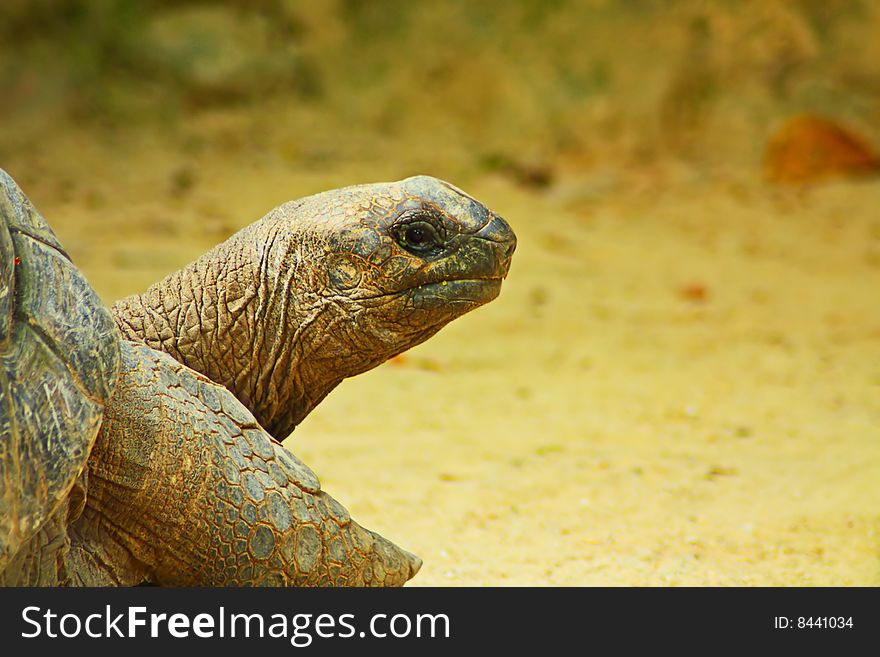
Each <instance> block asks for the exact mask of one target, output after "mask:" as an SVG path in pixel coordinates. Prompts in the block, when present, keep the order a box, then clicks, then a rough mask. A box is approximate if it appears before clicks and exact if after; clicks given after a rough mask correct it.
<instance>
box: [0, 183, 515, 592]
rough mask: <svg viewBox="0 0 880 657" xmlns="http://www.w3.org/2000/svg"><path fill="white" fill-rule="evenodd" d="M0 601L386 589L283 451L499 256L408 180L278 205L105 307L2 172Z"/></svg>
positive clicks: (468, 304) (468, 306)
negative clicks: (36, 594) (43, 588)
mask: <svg viewBox="0 0 880 657" xmlns="http://www.w3.org/2000/svg"><path fill="white" fill-rule="evenodd" d="M0 218H2V225H0V583H2V584H7V585H135V584H158V585H187V586H193V585H195V586H202V585H204V586H214V585H250V584H260V585H280V586H283V585H334V586H342V585H401V584H403V583H404V582H406V581H407V580H408V579H410V578H411V577H412V576H413V575H415V573H416V572H417V571H418V569H419V567H420V565H421V561H420V560H419V559H418V557H416V556H414V555H412V554H410V553H409V552H406V551H405V550H402V549H401V548H399V547H397V546H396V545H394V544H393V543H391V542H390V541H388V540H386V539H384V538H382V537H381V536H379V535H378V534H376V533H373V532H371V531H369V530H367V529H364V528H363V527H361V526H360V525H358V524H357V523H356V522H354V521H353V520H352V519H351V517H350V516H349V513H348V511H347V510H346V509H345V508H343V507H342V505H340V504H339V503H338V502H337V501H336V500H334V499H333V498H332V497H330V496H329V495H328V494H327V493H325V492H323V491H322V490H321V487H320V484H319V482H318V479H317V477H316V476H315V474H314V473H313V472H312V471H311V470H310V469H309V468H308V467H307V466H306V465H305V464H303V463H302V462H301V461H300V460H298V459H297V458H296V457H295V456H294V455H293V454H292V453H290V452H289V451H288V450H286V449H285V448H284V447H283V446H282V445H281V444H280V442H279V441H280V440H283V439H284V438H285V437H286V436H287V435H288V434H289V433H290V432H291V431H292V430H293V428H294V427H295V426H296V425H297V424H298V423H299V422H300V421H301V420H302V419H303V418H304V417H305V416H306V415H307V414H308V413H309V412H310V411H311V410H312V409H313V408H314V407H315V406H316V405H317V404H318V403H319V402H320V401H321V400H322V399H323V398H324V397H325V396H326V395H327V393H328V392H330V390H332V389H333V388H334V387H335V386H336V385H337V384H339V383H340V382H341V381H342V380H343V379H345V378H347V377H350V376H353V375H356V374H359V373H361V372H364V371H366V370H368V369H370V368H372V367H375V366H376V365H378V364H379V363H382V362H383V361H385V360H387V359H388V358H391V357H393V356H395V355H396V354H399V353H400V352H402V351H404V350H406V349H409V348H410V347H412V346H414V345H416V344H419V343H420V342H422V341H424V340H426V339H427V338H429V337H430V336H431V335H433V334H434V333H435V332H437V331H438V330H439V329H440V328H442V327H443V326H444V325H445V324H447V323H448V322H450V321H451V320H453V319H455V318H456V317H459V316H461V315H462V314H464V313H466V312H468V311H470V310H472V309H474V308H477V307H478V306H480V305H482V304H484V303H487V302H488V301H491V300H492V299H494V298H495V297H496V296H497V295H498V293H499V290H500V287H501V281H502V279H503V278H504V277H505V276H506V274H507V271H508V267H509V264H510V259H511V255H512V253H513V250H514V248H515V245H516V238H515V237H514V234H513V232H512V231H511V229H510V227H509V226H508V225H507V224H506V223H505V221H504V220H503V219H501V218H500V217H499V216H497V215H496V214H494V213H492V212H491V211H490V210H488V209H487V208H486V207H484V206H483V205H482V204H480V203H479V202H478V201H476V200H474V199H473V198H471V197H470V196H468V195H467V194H465V193H464V192H462V191H461V190H459V189H457V188H456V187H453V186H452V185H450V184H448V183H445V182H443V181H440V180H437V179H434V178H430V177H426V176H418V177H414V178H408V179H406V180H403V181H400V182H395V183H381V184H374V185H362V186H356V187H348V188H345V189H339V190H334V191H330V192H325V193H323V194H318V195H315V196H311V197H308V198H304V199H300V200H298V201H292V202H289V203H286V204H284V205H281V206H279V207H278V208H276V209H274V210H272V211H271V212H270V213H269V214H267V215H266V216H265V217H263V218H262V219H260V220H259V221H257V222H256V223H254V224H252V225H250V226H249V227H247V228H245V229H243V230H241V231H240V232H238V233H237V234H235V235H233V236H232V237H231V238H229V239H228V240H227V241H225V242H223V243H222V244H220V245H218V246H216V247H215V248H214V249H212V250H211V251H209V252H208V253H207V254H205V255H204V256H202V257H201V258H199V259H198V260H196V261H195V262H193V263H192V264H190V265H188V266H187V267H185V268H183V269H182V270H180V271H178V272H176V273H173V274H171V275H170V276H168V277H167V278H166V279H164V280H163V281H161V282H159V283H157V284H155V285H154V286H153V287H151V288H150V289H149V290H147V292H146V293H144V294H141V295H135V296H131V297H128V298H127V299H124V300H122V301H120V302H118V303H117V304H116V305H114V306H113V307H112V308H111V309H109V310H108V309H106V308H104V307H103V306H102V304H101V301H100V300H99V298H98V296H97V294H96V293H95V292H94V291H93V290H92V288H91V287H90V285H89V283H88V282H87V281H86V280H85V278H84V277H83V275H82V274H81V273H80V272H79V271H78V270H77V269H76V267H75V266H74V265H73V264H72V263H71V261H70V258H69V257H68V256H67V254H66V253H65V251H64V250H63V248H62V246H61V244H60V243H59V242H58V240H57V238H56V237H55V235H54V233H53V232H52V230H51V229H50V228H49V226H48V224H47V223H46V221H45V220H44V219H43V218H42V216H41V215H40V214H39V213H38V212H37V211H36V210H35V209H34V207H33V205H32V204H31V203H30V201H29V200H28V198H27V197H26V196H25V195H24V193H23V192H22V191H21V190H20V189H19V187H18V186H17V185H16V184H15V182H14V181H13V180H12V178H10V177H9V176H8V175H7V174H6V173H5V172H2V171H0Z"/></svg>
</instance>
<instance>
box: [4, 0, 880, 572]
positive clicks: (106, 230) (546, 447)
mask: <svg viewBox="0 0 880 657" xmlns="http://www.w3.org/2000/svg"><path fill="white" fill-rule="evenodd" d="M878 33H880V3H877V2H873V1H871V0H861V1H860V0H850V1H844V0H837V1H835V0H831V1H828V0H799V1H790V2H781V1H779V2H776V1H769V2H768V1H762V0H752V1H749V0H743V1H738V2H733V1H730V2H725V1H721V0H719V1H716V2H707V1H702V2H701V1H697V0H681V1H679V2H661V1H659V0H616V1H615V0H523V1H521V2H515V3H513V2H500V1H497V2H490V1H486V2H479V3H475V2H466V1H464V0H461V1H458V0H450V1H447V2H413V1H404V0H383V1H381V2H366V1H363V0H326V1H324V2H304V1H298V0H263V1H260V2H243V1H236V0H232V1H229V2H207V1H204V0H178V1H174V2H172V1H167V0H154V1H152V2H149V1H147V0H4V2H3V3H2V4H0V89H2V90H3V92H2V97H3V102H2V104H0V125H2V128H0V167H2V168H4V169H6V170H7V171H8V172H9V173H10V174H11V175H12V176H13V177H14V178H15V179H16V180H17V181H18V183H19V184H20V185H21V186H22V187H23V188H24V190H25V192H26V193H27V194H28V195H29V196H30V197H31V199H32V200H33V201H34V203H35V204H36V206H37V208H38V209H40V210H41V211H42V213H43V214H44V215H45V216H46V217H47V219H48V220H49V222H50V224H51V225H52V226H53V227H54V228H55V230H56V232H57V233H58V235H59V237H60V238H61V240H62V242H63V243H64V244H65V246H66V247H67V248H68V250H69V252H70V253H71V256H72V257H73V259H74V261H75V262H76V263H77V264H78V265H79V266H80V267H81V268H82V269H83V271H85V273H86V275H87V276H88V277H89V279H90V280H91V281H92V283H93V284H94V286H95V287H96V289H97V290H98V292H99V293H100V294H101V296H102V298H104V300H105V301H107V302H108V303H109V302H112V301H113V300H115V299H117V298H119V297H122V296H125V295H127V294H131V293H134V292H138V291H142V290H144V289H145V288H146V287H147V286H148V285H150V284H151V283H152V282H155V281H156V280H158V279H160V278H161V277H163V276H164V275H166V274H167V273H169V272H171V271H173V270H175V269H177V268H179V267H180V266H182V265H184V264H186V263H187V262H189V261H190V260H192V259H194V258H195V257H197V256H198V255H200V254H201V253H203V252H204V251H205V250H207V248H209V247H210V246H212V245H213V244H216V243H217V242H219V241H221V240H223V239H225V238H226V237H228V236H229V235H231V234H232V233H233V232H234V231H236V230H238V229H239V228H241V227H242V226H244V225H247V224H248V223H250V222H252V221H254V220H256V219H258V218H259V217H260V216H262V215H263V214H265V213H266V212H267V211H268V210H270V209H271V208H272V207H274V206H275V205H278V204H280V203H282V202H284V201H287V200H290V199H292V198H297V197H299V196H303V195H307V194H311V193H316V192H319V191H323V190H325V189H330V188H333V187H339V186H344V185H350V184H356V183H362V182H373V181H377V180H387V179H397V178H402V177H405V176H409V175H414V174H417V173H426V174H430V175H434V176H438V177H441V178H444V179H447V180H450V181H451V182H453V183H455V184H456V185H458V186H460V187H463V188H465V189H466V190H467V191H468V192H470V193H472V194H474V195H475V196H476V197H477V198H479V199H481V200H482V201H484V202H485V203H486V204H487V205H489V206H490V207H492V208H493V209H494V210H496V211H497V212H499V213H500V214H502V215H503V216H505V217H506V218H507V219H508V220H509V222H510V223H511V224H512V226H513V227H514V229H515V230H516V231H517V234H518V236H519V238H520V246H519V249H518V251H517V255H516V257H515V258H514V263H513V268H512V271H511V274H510V277H509V280H508V282H507V283H506V285H505V290H504V291H503V292H502V294H501V296H500V297H499V299H498V300H497V301H495V302H493V303H492V304H491V305H490V306H488V307H486V308H484V309H481V310H479V311H477V312H476V313H474V314H473V315H470V316H468V317H466V318H463V319H461V320H459V321H457V322H455V323H454V324H453V325H451V326H450V327H449V328H447V329H445V330H444V331H443V332H441V334H439V335H438V336H437V337H436V338H434V339H432V340H430V341H429V342H428V343H426V344H425V345H423V346H421V347H419V348H417V349H415V350H413V351H412V352H410V353H408V354H405V355H403V356H402V357H400V358H398V359H395V361H392V362H391V363H388V364H386V365H383V366H381V367H380V368H378V369H377V370H375V371H374V372H371V373H368V374H365V375H363V376H361V377H357V378H356V379H354V380H352V381H349V382H346V383H345V384H343V385H342V386H341V387H340V388H339V389H338V390H337V391H335V392H334V393H333V394H332V395H331V396H330V397H329V398H328V399H327V400H326V401H325V402H324V403H323V404H322V405H321V406H320V407H319V408H318V409H317V410H316V411H315V413H314V414H313V415H312V416H310V417H309V418H308V419H307V420H306V421H305V422H304V423H303V424H302V425H301V427H299V428H298V429H297V431H296V432H295V433H294V434H293V436H292V437H291V438H289V439H288V441H287V443H286V444H287V445H288V446H289V447H290V448H291V449H293V450H294V451H295V452H296V453H297V454H298V455H299V456H300V457H302V458H303V459H304V460H305V461H306V462H308V463H309V464H310V465H311V466H313V467H314V468H315V469H316V471H317V472H318V474H319V475H320V476H321V479H322V481H323V484H324V487H325V488H326V489H327V490H328V491H329V492H330V493H331V494H333V495H334V496H336V497H337V498H338V499H340V500H341V501H342V502H343V503H345V504H346V505H347V506H348V507H349V508H350V509H351V510H352V513H353V515H354V516H355V517H356V518H357V519H358V520H359V521H360V522H361V523H362V524H364V525H366V526H368V527H370V528H372V529H375V530H377V531H380V532H381V533H383V534H385V535H387V536H389V537H390V538H391V539H393V540H395V541H396V542H398V543H400V544H401V545H402V546H404V547H406V548H408V549H411V550H413V551H415V552H417V553H419V554H420V555H421V556H422V557H423V558H424V559H425V567H424V568H423V570H422V571H421V573H420V574H419V575H418V577H417V578H416V580H414V582H413V583H414V584H435V585H438V584H440V585H442V584H452V585H456V584H461V585H502V584H537V585H541V584H547V585H572V584H577V585H609V584H612V585H613V584H623V585H670V584H691V585H703V584H716V585H717V584H739V585H743V584H745V585H755V584H757V585H810V584H824V585H840V584H844V585H846V584H857V585H878V584H880V504H878V502H880V483H878V482H880V478H878V476H877V473H878V468H880V303H878V301H880V185H878V180H880V179H878V178H877V172H878V170H880V160H878V156H877V152H878V150H877V149H878V146H880V40H878V39H877V38H876V36H877V34H878Z"/></svg>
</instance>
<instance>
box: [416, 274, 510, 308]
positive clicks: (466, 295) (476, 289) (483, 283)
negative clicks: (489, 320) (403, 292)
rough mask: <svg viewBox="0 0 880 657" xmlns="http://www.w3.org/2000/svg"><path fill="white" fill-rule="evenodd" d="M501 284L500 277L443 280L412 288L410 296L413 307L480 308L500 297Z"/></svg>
mask: <svg viewBox="0 0 880 657" xmlns="http://www.w3.org/2000/svg"><path fill="white" fill-rule="evenodd" d="M501 282H502V279H501V278H500V277H498V278H460V279H456V280H443V281H436V282H434V283H425V284H423V285H418V286H416V287H412V288H410V289H409V295H410V298H411V300H412V302H413V305H415V306H417V307H420V308H436V307H439V306H442V305H444V304H450V303H456V304H460V303H463V304H470V305H473V306H480V305H483V304H484V303H488V302H489V301H492V299H494V298H495V297H497V296H498V294H499V293H500V292H501Z"/></svg>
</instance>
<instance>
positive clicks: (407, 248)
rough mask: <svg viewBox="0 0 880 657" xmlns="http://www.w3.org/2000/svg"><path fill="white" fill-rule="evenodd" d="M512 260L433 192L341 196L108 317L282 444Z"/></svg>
mask: <svg viewBox="0 0 880 657" xmlns="http://www.w3.org/2000/svg"><path fill="white" fill-rule="evenodd" d="M426 223H427V224H429V225H430V226H429V228H428V231H429V232H431V231H433V234H434V235H436V239H435V240H434V241H433V242H432V243H431V244H430V245H429V246H430V248H413V246H412V240H409V239H408V238H409V237H411V235H408V234H407V230H408V229H409V228H412V227H413V225H415V224H418V225H419V227H421V228H424V224H426ZM515 246H516V238H515V236H514V234H513V232H512V231H511V230H510V227H509V226H508V225H507V224H506V222H505V221H504V220H503V219H501V218H500V217H498V216H496V215H494V214H493V213H492V212H491V211H489V210H487V209H486V208H485V207H484V206H483V205H481V204H480V203H478V202H477V201H475V200H474V199H472V198H471V197H470V196H468V195H466V194H464V193H463V192H461V191H460V190H458V189H456V188H455V187H453V186H451V185H449V184H448V183H445V182H442V181H440V180H437V179H435V178H429V177H427V176H418V177H415V178H408V179H406V180H403V181H400V182H396V183H382V184H375V185H362V186H358V187H349V188H345V189H340V190H334V191H331V192H325V193H323V194H318V195H316V196H311V197H308V198H305V199H301V200H299V201H293V202H290V203H287V204H285V205H282V206H280V207H278V208H276V209H275V210H273V211H272V212H270V213H269V214H268V215H266V216H265V217H264V218H263V219H261V220H260V221H258V222H256V223H254V224H252V225H251V226H249V227H247V228H245V229H244V230H242V231H240V232H239V233H237V234H235V235H233V236H232V237H231V238H230V239H229V240H227V241H226V242H224V243H223V244H220V245H219V246H217V247H215V248H214V249H213V250H211V251H210V252H208V253H207V254H205V255H204V256H202V257H201V258H199V259H198V260H196V261H195V262H193V263H192V264H190V265H188V266H187V267H185V268H184V269H182V270H181V271H178V272H175V273H173V274H171V275H170V276H168V277H167V278H166V279H164V280H163V281H160V282H159V283H157V284H155V285H154V286H153V287H151V288H150V289H149V290H147V292H145V293H144V294H141V295H134V296H131V297H128V298H126V299H123V300H122V301H120V302H118V303H117V304H116V305H114V306H113V308H112V309H111V312H112V313H113V315H114V317H115V319H116V322H117V325H118V327H119V329H120V331H121V332H122V334H123V336H124V337H125V338H126V339H129V340H135V341H137V340H140V341H143V342H145V343H146V344H147V345H149V346H150V347H152V348H154V349H157V350H160V351H165V352H167V353H168V354H170V355H171V356H173V357H174V358H175V359H177V360H178V361H180V362H181V363H183V364H185V365H187V366H188V367H191V368H192V369H194V370H196V371H198V372H201V373H202V374H204V375H205V376H207V377H208V378H209V379H211V380H213V381H216V382H217V383H220V384H222V385H223V386H225V387H226V388H227V389H229V390H231V391H232V392H233V393H234V394H235V395H236V396H237V397H238V399H239V400H241V402H242V403H243V404H244V405H245V406H247V407H248V408H249V409H250V410H251V412H252V413H253V414H254V416H255V417H256V418H257V420H258V421H259V423H260V424H261V425H262V426H263V427H265V428H266V429H267V430H268V431H269V432H270V433H271V434H272V435H273V436H275V437H276V438H278V439H279V440H282V439H284V438H285V437H286V436H287V435H288V434H289V433H290V432H291V431H292V430H293V428H294V427H295V426H296V425H297V424H298V423H299V422H300V421H301V420H302V419H303V418H304V417H305V416H306V415H307V414H308V413H309V412H310V411H311V410H312V409H313V408H314V407H315V405H317V404H318V403H319V402H320V401H321V400H322V399H323V398H324V396H325V395H327V393H329V392H330V391H331V390H332V389H333V388H334V387H335V386H336V385H338V384H339V383H340V382H341V381H342V380H343V379H345V378H347V377H350V376H354V375H356V374H359V373H361V372H364V371H366V370H368V369H371V368H373V367H375V366H376V365H378V364H380V363H382V362H383V361H385V360H387V359H388V358H391V357H393V356H395V355H397V354H399V353H400V352H402V351H405V350H406V349H409V348H410V347H413V346H415V345H417V344H419V343H421V342H423V341H424V340H426V339H427V338H429V337H430V336H432V335H433V334H434V333H436V332H437V331H438V330H440V328H442V327H443V326H444V325H445V324H447V323H448V322H450V321H451V320H453V319H455V318H456V317H459V316H460V315H462V314H464V313H466V312H468V311H470V310H473V309H474V308H477V307H478V306H480V305H482V304H484V303H487V302H488V301H491V300H492V299H494V298H495V296H497V294H498V292H499V290H500V287H501V280H502V279H503V278H504V277H505V276H506V275H507V270H508V268H509V264H510V257H511V255H512V253H513V250H514V248H515Z"/></svg>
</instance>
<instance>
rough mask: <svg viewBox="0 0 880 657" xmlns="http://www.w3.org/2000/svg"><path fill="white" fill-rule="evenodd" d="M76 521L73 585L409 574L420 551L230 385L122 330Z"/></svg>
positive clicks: (349, 579)
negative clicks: (365, 518) (356, 508)
mask: <svg viewBox="0 0 880 657" xmlns="http://www.w3.org/2000/svg"><path fill="white" fill-rule="evenodd" d="M122 357H123V365H122V373H121V375H120V379H119V384H118V386H117V388H116V392H115V394H114V396H113V399H112V400H111V403H110V404H109V405H108V407H107V410H106V412H105V416H104V424H103V426H102V429H101V433H100V434H99V436H98V440H97V442H96V444H95V447H94V448H93V450H92V454H91V456H90V458H89V462H88V484H87V489H88V492H87V497H86V506H85V509H84V511H83V513H82V516H81V517H80V518H79V519H78V520H77V521H76V522H75V523H74V525H73V527H72V528H71V535H72V543H73V545H72V548H71V552H70V556H69V558H68V560H67V570H68V577H69V582H70V583H73V584H77V583H80V584H108V583H116V584H136V583H142V582H152V583H156V584H164V585H187V586H193V585H195V586H200V585H207V586H214V585H233V586H238V585H251V584H264V585H275V586H300V585H305V586H316V585H318V586H321V585H328V586H349V585H350V586H364V585H377V586H382V585H385V586H392V585H402V584H403V583H404V582H406V581H407V580H408V579H410V578H411V577H412V576H413V575H415V574H416V572H417V571H418V569H419V567H420V565H421V561H420V560H419V559H418V557H416V556H414V555H412V554H410V553H408V552H406V551H405V550H402V549H400V548H398V547H397V546H396V545H394V544H393V543H391V542H390V541H387V540H386V539H384V538H382V537H381V536H379V535H378V534H375V533H373V532H371V531H369V530H367V529H364V528H363V527H361V526H360V525H358V524H357V523H356V522H354V521H353V520H351V518H350V516H349V514H348V511H346V509H345V508H343V507H342V505H340V504H339V503H338V502H336V500H334V499H333V498H332V497H330V496H329V495H327V494H326V493H324V492H323V491H321V490H320V484H319V482H318V479H317V477H316V476H315V475H314V473H313V472H312V471H311V470H310V469H309V468H308V467H307V466H305V465H304V464H303V463H302V462H301V461H299V460H298V459H297V458H296V457H295V456H293V455H292V454H291V453H290V452H288V451H287V450H285V449H284V448H283V447H282V446H281V445H280V444H278V443H277V442H275V441H274V440H273V439H272V438H271V437H270V436H269V435H268V434H267V433H266V432H265V431H264V430H263V429H262V428H260V427H259V425H258V424H257V423H256V421H255V420H254V418H253V416H252V415H251V414H250V413H249V412H248V411H247V410H246V409H245V408H244V406H242V405H241V403H239V402H238V400H237V399H236V398H235V397H234V396H233V395H232V393H230V392H228V391H227V390H226V389H225V388H222V387H220V386H218V385H216V384H214V383H211V382H210V381H208V380H207V379H205V378H204V377H202V376H201V375H199V374H197V373H195V372H193V371H192V370H189V369H188V368H186V367H185V366H183V365H181V364H179V363H178V362H176V361H175V360H173V359H172V358H171V357H170V356H167V355H165V354H160V353H158V352H155V351H153V350H151V349H149V348H147V347H143V346H139V345H135V344H134V343H128V342H123V348H122Z"/></svg>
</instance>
